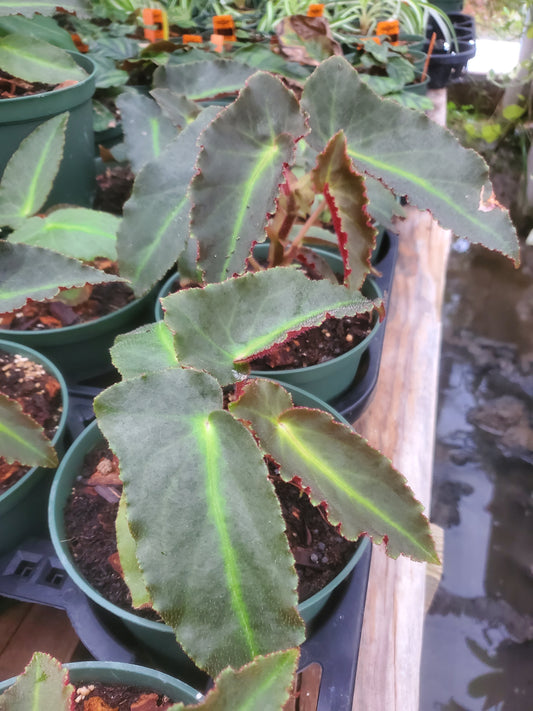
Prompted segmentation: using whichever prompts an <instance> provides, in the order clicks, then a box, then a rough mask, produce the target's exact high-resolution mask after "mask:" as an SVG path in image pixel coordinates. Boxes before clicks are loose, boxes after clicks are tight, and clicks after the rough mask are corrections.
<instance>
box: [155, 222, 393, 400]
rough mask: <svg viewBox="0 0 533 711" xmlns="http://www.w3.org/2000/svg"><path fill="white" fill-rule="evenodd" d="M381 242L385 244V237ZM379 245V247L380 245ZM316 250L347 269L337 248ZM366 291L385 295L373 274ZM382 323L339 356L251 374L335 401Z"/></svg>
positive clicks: (166, 287) (258, 249)
mask: <svg viewBox="0 0 533 711" xmlns="http://www.w3.org/2000/svg"><path fill="white" fill-rule="evenodd" d="M381 239H383V232H382V233H381ZM379 246H381V241H380V243H379ZM376 249H379V247H378V246H376ZM314 251H315V252H316V253H317V254H319V255H320V256H321V257H323V258H324V259H325V260H326V261H327V262H328V264H329V266H330V267H331V268H332V269H333V270H334V271H335V273H336V274H342V273H343V269H344V267H343V262H342V257H341V256H340V254H339V252H338V250H337V249H336V248H334V247H332V248H331V249H328V248H316V249H314ZM267 254H268V244H258V245H256V246H255V247H254V256H255V257H257V258H259V259H266V257H267ZM376 254H377V251H376ZM175 280H176V274H173V275H172V276H170V277H169V278H168V279H167V280H166V281H165V283H164V284H163V286H162V287H161V290H160V291H159V294H158V296H157V299H156V305H155V319H156V321H161V320H162V319H163V309H162V307H161V301H160V299H162V298H164V297H165V296H168V294H170V292H171V289H172V285H173V284H174V281H175ZM362 292H363V294H364V295H365V296H367V297H368V298H372V299H377V298H380V297H381V296H382V294H381V291H380V289H379V287H378V286H377V284H376V283H375V282H374V281H373V280H372V279H370V278H367V280H366V282H365V284H364V286H363V289H362ZM379 327H380V322H379V319H378V318H377V317H376V320H375V323H374V327H373V328H372V331H371V332H370V333H369V334H368V336H367V337H366V338H365V339H364V340H363V341H361V343H359V344H358V345H357V346H356V347H355V348H352V349H351V350H350V351H348V352H347V353H343V355H341V356H338V357H337V358H332V359H331V360H328V361H325V362H324V363H318V364H317V365H310V366H308V367H307V368H293V369H292V370H285V369H280V368H275V369H272V370H252V371H251V375H255V376H257V377H259V378H261V377H263V378H265V377H266V378H274V379H276V380H279V381H280V382H282V383H284V384H286V385H294V386H295V387H297V388H302V389H303V390H305V391H307V392H308V393H311V394H312V395H314V396H315V397H317V398H319V399H320V400H324V401H325V402H331V401H332V400H334V399H335V398H336V397H337V396H338V395H340V394H341V393H343V392H344V391H345V390H347V389H348V388H349V387H350V385H351V383H352V381H353V379H354V378H355V376H356V373H357V368H358V367H359V363H360V361H361V358H362V356H363V353H364V352H365V351H366V349H367V348H368V346H369V345H370V341H371V340H372V339H373V338H374V336H375V335H376V333H377V331H378V329H379Z"/></svg>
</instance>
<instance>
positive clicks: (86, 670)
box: [0, 662, 203, 704]
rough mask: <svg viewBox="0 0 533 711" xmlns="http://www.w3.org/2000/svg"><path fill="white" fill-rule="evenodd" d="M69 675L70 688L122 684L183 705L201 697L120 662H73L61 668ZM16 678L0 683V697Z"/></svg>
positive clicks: (170, 679) (160, 676)
mask: <svg viewBox="0 0 533 711" xmlns="http://www.w3.org/2000/svg"><path fill="white" fill-rule="evenodd" d="M65 667H66V668H67V669H68V671H69V677H70V681H71V682H72V683H73V684H76V685H79V684H81V683H86V684H94V683H96V682H100V683H103V684H126V685H127V686H131V687H138V688H141V689H147V690H149V691H154V692H156V693H158V694H165V695H166V696H168V697H169V698H170V699H172V701H174V702H176V703H178V702H180V701H181V702H183V703H186V704H193V703H198V702H199V701H201V700H202V698H203V696H202V694H201V693H200V692H199V691H196V690H195V689H193V688H192V687H191V686H189V685H188V684H185V683H184V682H182V681H180V680H179V679H174V678H173V677H171V676H169V675H168V674H163V672H160V671H156V670H155V669H149V668H148V667H141V666H137V665H136V664H123V663H122V662H74V663H73V664H65ZM15 680H16V677H12V678H11V679H6V680H5V681H2V682H0V694H1V693H2V692H4V691H5V690H6V689H8V688H9V687H10V686H11V685H12V684H14V683H15Z"/></svg>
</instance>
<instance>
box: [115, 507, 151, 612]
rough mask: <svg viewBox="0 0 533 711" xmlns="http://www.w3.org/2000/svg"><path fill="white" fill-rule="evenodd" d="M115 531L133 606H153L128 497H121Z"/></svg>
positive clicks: (121, 563) (125, 580)
mask: <svg viewBox="0 0 533 711" xmlns="http://www.w3.org/2000/svg"><path fill="white" fill-rule="evenodd" d="M115 533H116V536H117V551H118V556H119V558H120V565H121V566H122V574H123V577H124V582H125V583H126V585H127V586H128V588H129V590H130V593H131V604H132V605H133V607H137V608H140V607H151V602H150V593H149V592H148V590H147V588H146V583H145V581H144V578H143V574H142V571H141V569H140V567H139V561H138V560H137V554H136V551H137V544H136V543H135V539H134V538H133V536H132V535H131V531H130V526H129V523H128V517H127V513H126V497H125V496H124V494H122V496H121V497H120V503H119V505H118V512H117V518H116V519H115Z"/></svg>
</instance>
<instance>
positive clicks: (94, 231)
mask: <svg viewBox="0 0 533 711" xmlns="http://www.w3.org/2000/svg"><path fill="white" fill-rule="evenodd" d="M44 229H45V231H46V232H50V231H52V230H74V231H75V232H84V233H86V234H89V235H97V236H98V237H105V239H110V240H114V239H116V237H117V235H116V233H115V232H103V231H102V230H100V229H99V228H98V227H94V228H93V227H87V226H86V225H80V224H75V223H74V224H69V223H68V222H48V221H47V220H45V224H44Z"/></svg>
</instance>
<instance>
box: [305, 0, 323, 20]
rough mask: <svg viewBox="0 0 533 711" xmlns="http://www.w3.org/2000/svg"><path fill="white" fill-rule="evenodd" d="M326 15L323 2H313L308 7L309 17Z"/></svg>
mask: <svg viewBox="0 0 533 711" xmlns="http://www.w3.org/2000/svg"><path fill="white" fill-rule="evenodd" d="M323 16H324V5H323V3H311V5H309V7H308V8H307V17H323Z"/></svg>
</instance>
